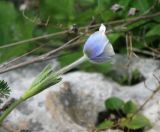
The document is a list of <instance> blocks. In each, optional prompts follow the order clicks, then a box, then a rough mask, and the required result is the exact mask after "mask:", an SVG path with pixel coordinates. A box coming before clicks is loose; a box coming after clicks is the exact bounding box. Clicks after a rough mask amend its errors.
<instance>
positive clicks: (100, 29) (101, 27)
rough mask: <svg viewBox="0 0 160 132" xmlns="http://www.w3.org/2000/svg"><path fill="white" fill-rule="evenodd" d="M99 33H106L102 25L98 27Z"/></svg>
mask: <svg viewBox="0 0 160 132" xmlns="http://www.w3.org/2000/svg"><path fill="white" fill-rule="evenodd" d="M99 31H100V32H102V33H105V31H106V27H105V25H104V24H103V23H102V24H101V26H100V27H99Z"/></svg>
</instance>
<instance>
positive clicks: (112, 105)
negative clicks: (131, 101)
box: [105, 97, 124, 110]
mask: <svg viewBox="0 0 160 132" xmlns="http://www.w3.org/2000/svg"><path fill="white" fill-rule="evenodd" d="M105 106H106V108H107V109H110V110H119V109H121V108H122V107H123V106H124V101H123V100H121V99H119V98H117V97H110V98H109V99H107V100H106V101H105Z"/></svg>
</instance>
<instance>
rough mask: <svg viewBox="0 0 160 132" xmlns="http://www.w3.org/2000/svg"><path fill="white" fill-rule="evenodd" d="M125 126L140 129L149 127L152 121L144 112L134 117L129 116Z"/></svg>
mask: <svg viewBox="0 0 160 132" xmlns="http://www.w3.org/2000/svg"><path fill="white" fill-rule="evenodd" d="M127 120H128V121H127V122H126V124H125V126H126V127H127V128H129V129H134V130H135V129H140V128H147V127H148V128H149V127H151V123H150V121H149V120H148V119H147V118H146V117H145V116H144V115H142V114H137V115H135V116H134V117H133V118H132V119H131V117H129V118H128V119H127Z"/></svg>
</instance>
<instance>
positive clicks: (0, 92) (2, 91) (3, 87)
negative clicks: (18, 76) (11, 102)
mask: <svg viewBox="0 0 160 132" xmlns="http://www.w3.org/2000/svg"><path fill="white" fill-rule="evenodd" d="M10 92H11V90H10V88H9V86H8V84H7V82H5V81H4V80H0V103H2V102H3V101H2V99H3V98H8V97H9V94H10Z"/></svg>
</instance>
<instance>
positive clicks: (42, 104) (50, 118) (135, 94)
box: [0, 56, 160, 132]
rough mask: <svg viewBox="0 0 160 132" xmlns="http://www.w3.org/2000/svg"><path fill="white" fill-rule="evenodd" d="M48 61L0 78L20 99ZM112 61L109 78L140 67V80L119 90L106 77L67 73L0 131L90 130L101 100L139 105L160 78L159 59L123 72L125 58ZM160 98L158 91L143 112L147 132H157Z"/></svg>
mask: <svg viewBox="0 0 160 132" xmlns="http://www.w3.org/2000/svg"><path fill="white" fill-rule="evenodd" d="M46 63H48V62H46ZM46 63H43V64H34V65H32V66H29V67H25V68H23V69H19V70H15V71H11V72H8V73H5V74H2V75H0V79H4V80H6V81H7V82H8V83H9V86H10V87H11V88H12V93H11V97H12V98H18V97H20V96H21V95H22V93H23V92H24V91H25V90H26V89H27V87H28V86H29V85H30V84H31V82H32V81H33V79H34V78H35V76H36V74H37V73H39V72H40V71H41V70H42V69H43V67H44V65H46ZM50 63H53V66H54V67H55V69H56V68H57V67H58V63H57V62H56V61H55V60H53V61H50ZM113 63H114V64H113V70H112V77H113V76H114V75H115V76H120V75H121V74H122V73H125V72H130V71H132V70H134V69H138V70H139V71H140V73H141V75H142V76H143V77H144V80H142V81H140V82H137V84H134V85H132V86H125V85H123V86H122V85H120V84H119V83H117V82H115V81H113V80H112V79H111V77H110V76H108V77H104V76H103V75H102V74H100V73H87V72H83V71H76V72H71V73H68V74H65V75H63V80H62V82H60V83H59V84H57V85H55V86H52V87H50V88H49V89H47V90H45V91H43V92H42V93H40V94H38V95H36V96H35V97H33V98H31V99H29V100H28V101H26V102H25V103H23V104H21V105H20V106H19V107H17V108H16V109H15V110H14V111H13V112H12V113H11V114H10V115H9V116H8V118H7V119H6V120H5V121H4V123H3V126H2V127H1V130H0V131H4V132H18V131H22V130H28V131H31V132H89V131H90V130H92V128H94V126H95V122H96V120H97V115H98V113H99V112H101V111H103V110H104V100H105V99H107V98H108V97H110V96H117V97H120V98H122V99H124V100H130V99H131V100H134V101H135V102H136V103H138V105H139V106H140V105H141V104H143V102H144V101H145V100H146V99H147V98H148V97H149V96H150V95H151V94H152V92H153V90H155V89H156V88H157V86H158V85H159V84H158V80H157V79H156V78H155V77H154V76H156V77H157V78H158V79H160V62H159V61H156V60H153V59H142V58H133V59H132V60H131V61H130V62H129V64H130V66H129V69H127V70H126V68H124V65H125V64H127V63H128V61H127V58H126V59H125V58H124V57H123V56H117V57H116V59H115V61H114V62H113ZM122 66H123V67H122ZM114 73H115V74H114ZM144 82H145V83H144ZM159 99H160V92H159V93H157V94H156V96H155V97H154V98H153V99H152V100H151V101H150V102H148V103H147V105H146V106H145V107H144V108H143V110H142V112H143V113H144V114H145V115H146V116H147V117H148V118H149V119H150V120H151V122H152V124H153V128H152V129H150V130H148V132H158V131H159V129H160V101H159ZM108 131H110V130H108ZM114 131H117V132H118V131H119V130H114Z"/></svg>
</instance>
